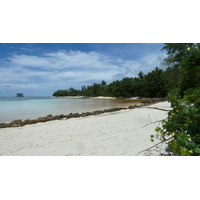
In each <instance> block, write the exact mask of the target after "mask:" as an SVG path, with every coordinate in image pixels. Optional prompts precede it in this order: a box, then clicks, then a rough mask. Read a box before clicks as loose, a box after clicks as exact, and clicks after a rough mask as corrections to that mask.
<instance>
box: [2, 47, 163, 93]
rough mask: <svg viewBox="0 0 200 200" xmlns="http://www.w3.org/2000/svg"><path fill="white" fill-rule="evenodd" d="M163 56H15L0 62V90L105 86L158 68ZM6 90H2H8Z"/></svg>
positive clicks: (76, 53)
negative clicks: (127, 57)
mask: <svg viewBox="0 0 200 200" xmlns="http://www.w3.org/2000/svg"><path fill="white" fill-rule="evenodd" d="M163 57H164V54H163V53H161V54H159V55H158V54H153V53H152V54H149V55H147V56H144V57H143V58H142V59H140V60H123V59H122V58H120V57H116V58H114V57H109V56H107V55H105V54H100V53H97V52H94V51H92V52H81V51H58V52H51V53H44V54H42V55H41V56H32V55H25V54H21V55H18V54H15V55H13V56H12V57H9V58H7V61H5V60H4V61H3V62H0V80H1V82H0V88H4V89H5V87H4V86H5V85H10V86H11V87H10V89H11V88H12V89H13V88H15V89H16V90H18V89H22V90H23V89H27V92H28V89H31V90H36V91H38V90H40V91H42V90H43V91H44V92H45V91H46V92H49V93H50V94H48V95H51V94H52V92H53V91H55V90H57V89H68V88H69V87H75V88H77V89H80V87H81V86H82V85H87V84H93V83H94V82H96V83H98V82H101V81H102V80H105V81H106V82H107V83H109V82H111V81H113V80H115V79H122V78H123V77H134V76H137V74H138V73H139V71H143V72H144V73H147V72H149V71H151V70H153V69H154V68H155V67H157V66H159V63H160V58H163ZM8 88H9V87H6V89H8Z"/></svg>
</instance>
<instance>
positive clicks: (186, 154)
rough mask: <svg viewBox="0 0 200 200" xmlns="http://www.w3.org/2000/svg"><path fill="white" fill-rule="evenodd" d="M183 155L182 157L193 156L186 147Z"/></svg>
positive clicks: (182, 149) (182, 150)
mask: <svg viewBox="0 0 200 200" xmlns="http://www.w3.org/2000/svg"><path fill="white" fill-rule="evenodd" d="M181 154H182V156H190V155H191V154H190V152H189V150H188V148H186V147H183V148H181Z"/></svg>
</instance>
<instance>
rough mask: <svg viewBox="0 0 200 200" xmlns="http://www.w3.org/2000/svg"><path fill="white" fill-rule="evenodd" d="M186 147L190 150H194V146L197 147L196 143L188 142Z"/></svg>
mask: <svg viewBox="0 0 200 200" xmlns="http://www.w3.org/2000/svg"><path fill="white" fill-rule="evenodd" d="M186 146H187V147H188V148H189V149H193V148H194V146H195V143H194V142H186Z"/></svg>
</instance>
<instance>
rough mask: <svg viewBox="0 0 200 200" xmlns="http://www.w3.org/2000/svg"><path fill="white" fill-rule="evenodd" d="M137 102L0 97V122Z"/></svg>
mask: <svg viewBox="0 0 200 200" xmlns="http://www.w3.org/2000/svg"><path fill="white" fill-rule="evenodd" d="M133 104H135V102H134V101H130V100H107V99H106V100H105V99H75V98H53V97H23V98H15V97H11V98H2V97H0V123H3V122H11V121H13V120H16V119H22V120H25V119H36V118H38V117H45V116H47V115H48V114H52V115H60V114H65V115H67V114H69V113H75V112H78V113H82V112H89V111H94V110H101V109H105V108H114V107H124V106H128V105H133Z"/></svg>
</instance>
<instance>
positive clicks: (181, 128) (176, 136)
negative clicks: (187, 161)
mask: <svg viewBox="0 0 200 200" xmlns="http://www.w3.org/2000/svg"><path fill="white" fill-rule="evenodd" d="M172 107H173V110H172V111H170V112H169V113H168V118H167V120H164V121H163V125H162V128H157V131H158V132H160V133H161V137H162V138H163V140H166V137H167V136H173V139H172V140H171V141H170V142H169V147H170V148H171V149H172V150H173V152H174V154H175V155H183V156H186V155H187V156H188V155H200V152H199V151H198V150H199V148H200V126H199V124H200V101H197V102H195V103H194V104H192V103H186V102H184V101H183V100H181V99H177V100H175V101H174V103H173V106H172Z"/></svg>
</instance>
